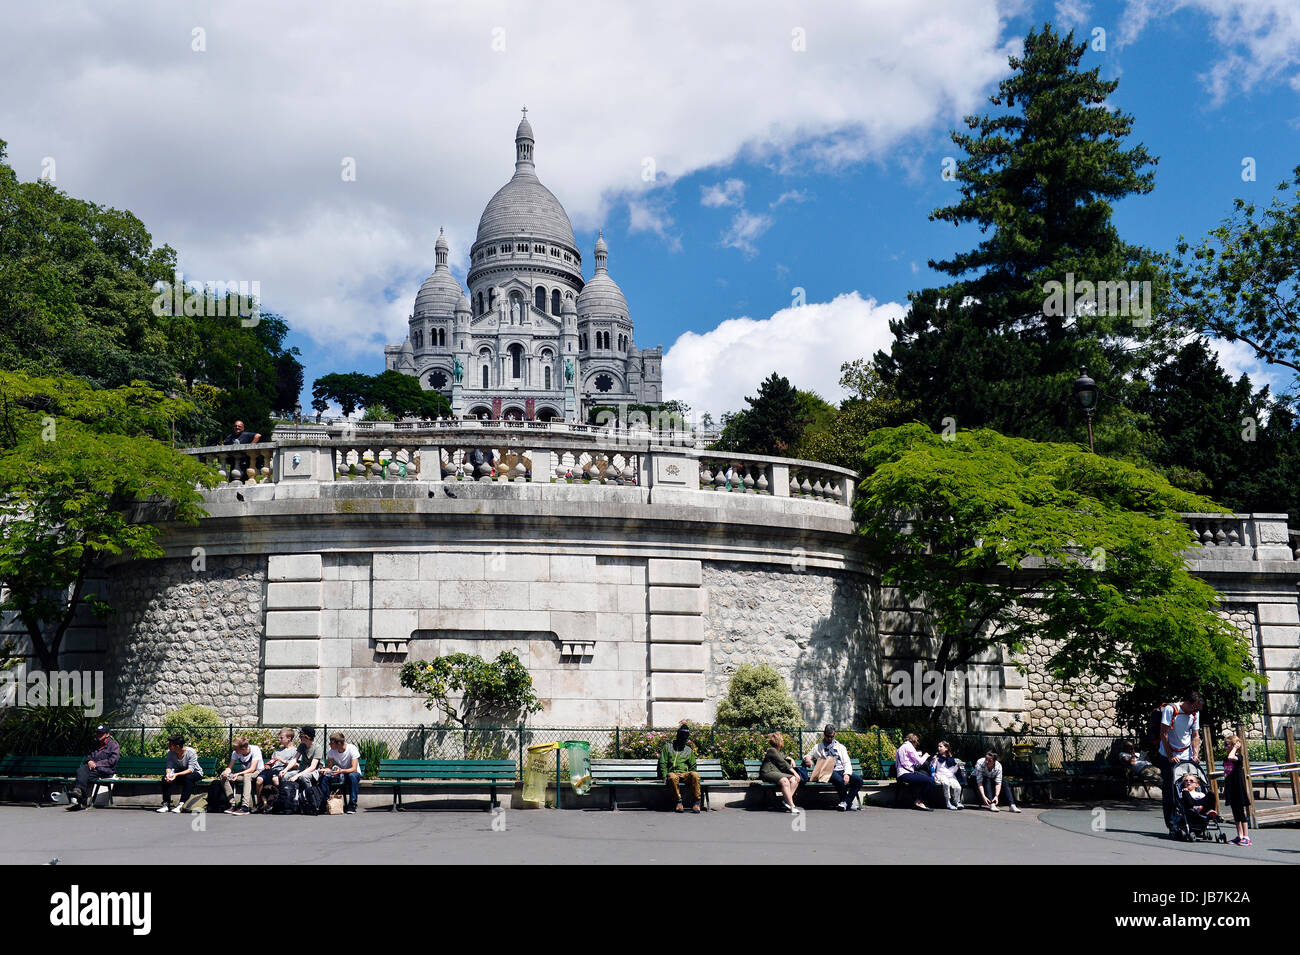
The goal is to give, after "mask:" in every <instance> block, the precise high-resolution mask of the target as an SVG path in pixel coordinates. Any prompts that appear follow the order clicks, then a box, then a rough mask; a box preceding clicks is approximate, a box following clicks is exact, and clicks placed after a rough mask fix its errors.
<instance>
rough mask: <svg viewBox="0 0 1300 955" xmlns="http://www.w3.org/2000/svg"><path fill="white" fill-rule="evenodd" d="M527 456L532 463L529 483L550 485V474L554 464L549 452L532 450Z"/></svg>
mask: <svg viewBox="0 0 1300 955" xmlns="http://www.w3.org/2000/svg"><path fill="white" fill-rule="evenodd" d="M528 456H529V459H530V460H531V461H532V462H533V469H532V476H531V477H530V478H529V483H530V484H550V483H551V472H552V471H553V470H554V469H555V464H554V462H553V461H552V460H551V452H550V451H540V450H534V451H530V452H529V454H528Z"/></svg>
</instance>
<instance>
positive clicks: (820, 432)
mask: <svg viewBox="0 0 1300 955" xmlns="http://www.w3.org/2000/svg"><path fill="white" fill-rule="evenodd" d="M840 387H841V388H843V389H844V390H845V391H847V392H848V397H847V398H845V399H844V400H843V401H842V402H840V407H839V410H838V411H836V413H835V414H834V415H833V416H832V418H831V420H830V421H828V422H825V423H824V424H813V425H810V426H809V427H808V428H806V429H805V430H804V433H803V436H802V437H801V438H800V440H799V446H798V448H797V449H796V452H795V455H794V456H795V457H798V458H804V459H806V460H809V461H822V462H825V463H826V464H837V465H839V466H840V467H845V468H856V467H857V466H858V465H859V463H861V461H862V452H863V449H864V448H865V446H866V437H867V435H868V434H870V433H871V432H872V431H874V430H876V429H877V428H886V427H892V426H894V425H898V424H902V423H903V422H904V421H906V420H907V419H908V418H910V417H911V416H912V406H911V405H909V404H908V403H906V402H904V401H902V400H900V399H899V398H898V396H897V394H896V393H895V391H894V389H893V388H892V387H891V386H890V385H887V384H885V382H884V381H883V380H882V379H881V377H880V373H879V372H878V371H877V370H876V369H875V367H874V366H873V365H872V364H871V363H869V362H867V361H865V360H863V359H861V358H859V359H857V360H856V361H846V362H844V363H843V364H842V365H840Z"/></svg>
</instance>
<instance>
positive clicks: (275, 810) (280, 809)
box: [271, 779, 298, 816]
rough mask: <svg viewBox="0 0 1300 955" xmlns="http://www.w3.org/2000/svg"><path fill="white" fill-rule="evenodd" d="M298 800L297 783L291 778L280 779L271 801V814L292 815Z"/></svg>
mask: <svg viewBox="0 0 1300 955" xmlns="http://www.w3.org/2000/svg"><path fill="white" fill-rule="evenodd" d="M297 801H298V783H297V781H296V780H292V779H282V780H280V789H279V791H278V792H277V793H276V794H275V799H274V800H273V801H272V802H271V814H272V815H276V816H289V815H292V814H293V812H294V810H295V808H296V803H297Z"/></svg>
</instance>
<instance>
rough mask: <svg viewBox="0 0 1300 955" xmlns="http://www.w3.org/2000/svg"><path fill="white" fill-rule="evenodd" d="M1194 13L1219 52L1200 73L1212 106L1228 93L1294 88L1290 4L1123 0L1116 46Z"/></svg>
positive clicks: (1295, 47)
mask: <svg viewBox="0 0 1300 955" xmlns="http://www.w3.org/2000/svg"><path fill="white" fill-rule="evenodd" d="M1185 10H1194V11H1197V12H1199V13H1201V14H1203V15H1204V16H1205V17H1207V18H1208V19H1209V21H1210V32H1211V34H1212V35H1213V37H1214V39H1215V41H1216V42H1217V43H1218V44H1219V46H1221V47H1222V48H1223V50H1224V53H1223V55H1222V56H1221V57H1220V58H1219V59H1218V60H1216V61H1215V62H1214V63H1212V64H1210V68H1209V70H1208V71H1207V72H1205V73H1204V74H1202V75H1201V79H1202V81H1203V82H1204V83H1205V85H1206V87H1207V88H1208V89H1209V91H1210V94H1211V96H1212V97H1213V100H1214V103H1215V104H1216V105H1218V104H1221V103H1222V102H1224V100H1226V99H1227V98H1228V96H1230V95H1231V94H1233V93H1236V92H1249V91H1250V90H1252V89H1254V88H1255V87H1256V86H1258V85H1260V84H1261V83H1266V82H1270V81H1272V80H1274V79H1276V78H1281V77H1285V78H1286V80H1287V82H1288V83H1290V85H1291V86H1292V88H1293V89H1300V4H1297V3H1296V0H1249V2H1245V3H1243V2H1242V0H1128V5H1127V6H1126V7H1125V10H1124V21H1123V23H1122V25H1121V32H1120V42H1119V45H1120V46H1121V47H1122V46H1125V45H1127V44H1130V43H1132V42H1134V41H1135V40H1136V39H1137V38H1138V35H1139V34H1141V32H1142V31H1143V30H1144V29H1145V28H1146V27H1147V25H1148V24H1150V23H1151V22H1152V21H1153V20H1156V19H1159V18H1162V17H1168V16H1171V15H1172V14H1174V13H1179V12H1182V11H1185Z"/></svg>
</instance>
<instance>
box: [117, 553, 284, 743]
mask: <svg viewBox="0 0 1300 955" xmlns="http://www.w3.org/2000/svg"><path fill="white" fill-rule="evenodd" d="M198 566H199V567H200V568H201V569H195V567H196V563H195V559H194V558H189V559H186V558H171V559H166V560H155V561H133V562H131V563H127V564H121V565H118V566H117V567H115V568H113V570H112V573H111V574H110V577H109V581H108V588H109V595H110V600H111V601H112V603H113V606H114V608H115V611H114V613H113V614H112V616H111V617H110V618H109V625H108V632H109V638H108V651H107V654H106V655H105V687H106V690H107V696H108V707H107V708H108V709H109V710H110V711H111V710H117V711H120V712H123V713H126V714H128V715H129V716H130V717H131V718H132V719H133V720H135V721H137V722H143V723H146V724H151V725H156V724H157V723H158V721H159V720H160V719H161V718H162V716H163V715H164V714H165V713H167V712H168V711H169V710H174V709H176V708H177V707H179V706H181V705H182V704H184V703H203V704H206V705H208V706H212V707H215V708H216V709H217V711H218V712H219V713H220V714H221V716H222V717H223V718H224V719H228V720H232V721H256V720H257V719H258V717H259V713H258V702H259V695H260V694H259V686H260V682H261V680H260V677H261V674H260V669H261V668H260V661H261V648H262V628H263V617H264V601H263V597H264V591H265V585H266V560H265V558H258V557H234V556H230V557H208V558H205V559H204V560H202V561H200V562H199V564H198Z"/></svg>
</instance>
